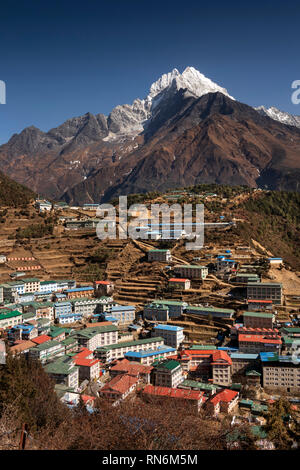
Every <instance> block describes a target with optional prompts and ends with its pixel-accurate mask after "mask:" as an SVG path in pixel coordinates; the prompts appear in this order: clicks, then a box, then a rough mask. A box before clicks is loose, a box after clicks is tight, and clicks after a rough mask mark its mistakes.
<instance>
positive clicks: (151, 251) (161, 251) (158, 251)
mask: <svg viewBox="0 0 300 470" xmlns="http://www.w3.org/2000/svg"><path fill="white" fill-rule="evenodd" d="M154 251H155V252H157V253H166V251H170V250H169V249H168V250H165V249H164V250H163V249H161V250H159V249H153V250H149V251H148V253H153V252H154Z"/></svg>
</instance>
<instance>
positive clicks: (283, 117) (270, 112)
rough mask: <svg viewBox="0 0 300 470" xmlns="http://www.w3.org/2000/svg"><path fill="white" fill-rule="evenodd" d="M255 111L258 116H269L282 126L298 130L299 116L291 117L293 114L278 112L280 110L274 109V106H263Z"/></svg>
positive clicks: (299, 124) (299, 125)
mask: <svg viewBox="0 0 300 470" xmlns="http://www.w3.org/2000/svg"><path fill="white" fill-rule="evenodd" d="M255 109H256V111H258V112H259V113H260V114H262V115H264V116H269V117H270V118H272V119H274V120H275V121H279V122H282V123H283V124H287V125H288V126H294V127H299V128H300V116H293V114H289V113H286V112H284V111H280V109H278V108H275V106H271V107H270V108H266V107H265V106H259V107H258V108H255Z"/></svg>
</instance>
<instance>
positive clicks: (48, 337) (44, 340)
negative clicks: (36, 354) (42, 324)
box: [31, 335, 51, 344]
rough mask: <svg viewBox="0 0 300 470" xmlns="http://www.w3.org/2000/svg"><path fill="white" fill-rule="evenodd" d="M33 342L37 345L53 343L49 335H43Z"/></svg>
mask: <svg viewBox="0 0 300 470" xmlns="http://www.w3.org/2000/svg"><path fill="white" fill-rule="evenodd" d="M31 341H33V342H34V343H36V344H43V343H46V341H51V338H50V336H47V335H41V336H37V337H36V338H33V339H32V340H31Z"/></svg>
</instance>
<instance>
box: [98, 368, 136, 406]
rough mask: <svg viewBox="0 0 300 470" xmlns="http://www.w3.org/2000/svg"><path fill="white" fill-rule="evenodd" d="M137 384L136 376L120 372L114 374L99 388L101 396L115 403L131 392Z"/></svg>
mask: <svg viewBox="0 0 300 470" xmlns="http://www.w3.org/2000/svg"><path fill="white" fill-rule="evenodd" d="M137 384H138V378H137V377H133V376H132V375H127V374H121V375H117V376H115V377H114V378H113V379H111V380H110V381H109V382H106V384H105V385H104V386H103V387H102V388H101V389H100V390H99V392H98V393H99V395H100V396H101V397H104V398H107V399H109V400H111V401H113V402H115V403H118V402H120V401H122V400H124V399H125V398H126V397H127V396H128V395H129V394H130V393H132V392H133V391H134V390H135V388H136V386H137Z"/></svg>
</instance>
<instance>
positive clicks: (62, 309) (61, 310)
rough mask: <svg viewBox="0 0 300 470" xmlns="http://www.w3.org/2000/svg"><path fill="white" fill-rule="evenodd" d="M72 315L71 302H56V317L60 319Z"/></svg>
mask: <svg viewBox="0 0 300 470" xmlns="http://www.w3.org/2000/svg"><path fill="white" fill-rule="evenodd" d="M70 313H72V304H71V302H55V304H54V317H55V318H58V317H60V316H62V315H69V314H70Z"/></svg>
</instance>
